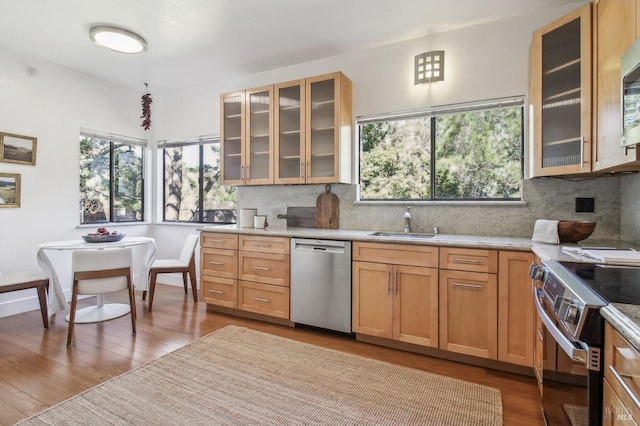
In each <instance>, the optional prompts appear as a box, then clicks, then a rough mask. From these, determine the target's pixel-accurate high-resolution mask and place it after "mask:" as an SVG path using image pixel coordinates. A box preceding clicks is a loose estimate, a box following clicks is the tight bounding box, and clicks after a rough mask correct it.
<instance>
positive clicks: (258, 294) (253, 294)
mask: <svg viewBox="0 0 640 426" xmlns="http://www.w3.org/2000/svg"><path fill="white" fill-rule="evenodd" d="M289 299H290V294H289V287H282V286H278V285H269V284H260V283H254V282H249V281H238V308H239V309H240V310H243V311H248V312H254V313H257V314H262V315H267V316H271V317H276V318H282V319H289Z"/></svg>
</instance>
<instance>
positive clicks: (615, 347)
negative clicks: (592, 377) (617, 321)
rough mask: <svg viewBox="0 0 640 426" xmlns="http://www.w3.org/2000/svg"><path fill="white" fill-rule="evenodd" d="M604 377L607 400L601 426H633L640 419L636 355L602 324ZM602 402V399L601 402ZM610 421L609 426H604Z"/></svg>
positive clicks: (638, 357) (639, 366) (639, 354)
mask: <svg viewBox="0 0 640 426" xmlns="http://www.w3.org/2000/svg"><path fill="white" fill-rule="evenodd" d="M604 332H605V334H604V341H605V347H604V377H605V382H607V383H608V384H609V386H610V387H611V394H612V395H613V396H616V397H617V398H616V399H617V400H618V401H615V399H614V398H611V401H609V404H610V405H609V407H611V406H612V407H613V410H611V411H609V412H607V407H608V405H607V404H606V403H605V405H604V406H603V407H604V410H603V416H604V419H605V420H606V421H605V422H604V423H603V424H616V425H617V424H621V425H622V424H625V425H630V424H635V422H637V421H638V420H639V419H640V416H639V415H638V413H640V404H638V403H637V401H639V400H640V380H639V379H638V378H639V377H640V352H638V351H637V350H636V348H634V347H633V346H631V344H630V343H629V342H628V341H627V340H626V339H625V338H624V337H622V335H620V333H618V332H617V331H616V330H614V328H613V327H612V326H611V324H609V323H606V324H605V330H604ZM605 399H606V398H605ZM611 421H613V423H608V422H611Z"/></svg>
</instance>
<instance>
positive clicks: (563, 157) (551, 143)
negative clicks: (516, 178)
mask: <svg viewBox="0 0 640 426" xmlns="http://www.w3.org/2000/svg"><path fill="white" fill-rule="evenodd" d="M530 61H531V63H530V66H531V70H530V90H531V92H530V94H529V95H530V102H531V108H530V110H531V112H532V124H531V125H532V131H533V134H532V141H533V176H549V175H560V174H574V173H588V172H590V171H591V96H592V91H591V5H590V4H588V5H585V6H583V7H581V8H580V9H578V10H576V11H575V12H573V13H570V14H569V15H566V16H564V17H562V18H561V19H558V20H556V21H555V22H552V23H551V24H549V25H547V26H545V27H544V28H541V29H539V30H538V31H536V32H534V34H533V39H532V43H531V58H530Z"/></svg>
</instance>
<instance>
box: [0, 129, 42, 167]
mask: <svg viewBox="0 0 640 426" xmlns="http://www.w3.org/2000/svg"><path fill="white" fill-rule="evenodd" d="M37 143H38V139H37V138H34V137H31V136H22V135H16V134H13V133H3V132H0V161H2V162H5V163H19V164H29V165H31V166H35V165H36V148H37Z"/></svg>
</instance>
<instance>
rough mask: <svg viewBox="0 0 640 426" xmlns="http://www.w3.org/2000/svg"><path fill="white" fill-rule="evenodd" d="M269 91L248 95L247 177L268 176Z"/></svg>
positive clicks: (265, 177)
mask: <svg viewBox="0 0 640 426" xmlns="http://www.w3.org/2000/svg"><path fill="white" fill-rule="evenodd" d="M269 102H270V100H269V92H258V93H252V94H250V95H249V155H250V160H249V164H250V167H251V170H250V172H249V176H248V177H249V179H268V178H269V163H270V157H271V156H270V152H269V120H270V118H271V117H269Z"/></svg>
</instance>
